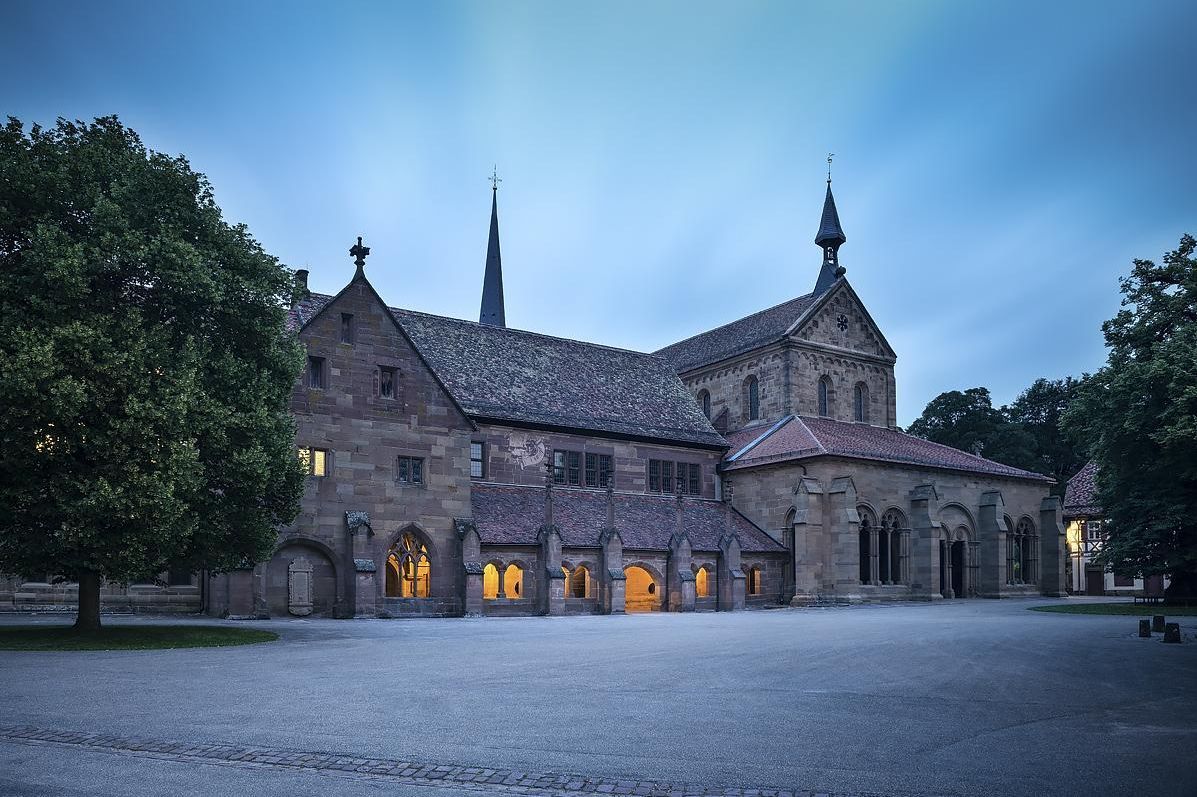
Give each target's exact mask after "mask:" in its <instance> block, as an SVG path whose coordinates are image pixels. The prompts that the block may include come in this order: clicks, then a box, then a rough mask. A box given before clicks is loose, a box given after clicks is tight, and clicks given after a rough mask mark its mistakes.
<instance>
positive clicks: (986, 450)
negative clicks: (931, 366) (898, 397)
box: [907, 387, 1035, 470]
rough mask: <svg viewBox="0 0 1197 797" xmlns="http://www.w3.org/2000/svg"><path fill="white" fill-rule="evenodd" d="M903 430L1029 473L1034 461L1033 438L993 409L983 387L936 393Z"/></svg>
mask: <svg viewBox="0 0 1197 797" xmlns="http://www.w3.org/2000/svg"><path fill="white" fill-rule="evenodd" d="M907 431H908V432H910V433H911V434H912V435H915V436H916V437H923V438H926V439H927V440H932V441H934V442H936V443H942V444H944V445H947V446H952V447H953V448H958V449H960V450H961V451H971V452H976V451H980V452H981V455H982V456H984V457H985V458H986V459H991V460H993V461H995V462H1001V463H1003V464H1005V465H1012V466H1014V467H1016V468H1027V469H1028V470H1031V469H1033V465H1034V462H1035V456H1034V446H1035V441H1034V439H1033V438H1032V437H1031V435H1030V434H1028V433H1027V431H1026V430H1024V429H1023V428H1022V427H1021V426H1019V425H1018V424H1015V423H1011V422H1010V420H1009V419H1008V418H1007V417H1006V416H1005V415H1004V414H1003V413H1002V411H1001V410H999V409H997V408H995V407H994V406H993V400H992V399H991V398H990V397H989V389H988V388H984V387H973V388H969V389H968V390H965V391H960V390H950V391H948V392H946V393H940V394H939V395H938V396H936V397H935V398H933V399H931V401H930V402H929V403H928V404H927V407H926V408H925V409H924V410H923V414H922V415H920V416H919V417H918V419H916V420H915V421H914V423H912V424H910V426H909V428H908V429H907Z"/></svg>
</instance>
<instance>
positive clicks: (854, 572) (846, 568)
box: [824, 476, 864, 603]
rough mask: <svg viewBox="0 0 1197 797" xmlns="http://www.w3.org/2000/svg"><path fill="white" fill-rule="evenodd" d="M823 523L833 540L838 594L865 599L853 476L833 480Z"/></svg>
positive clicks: (839, 597)
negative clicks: (861, 579) (861, 583)
mask: <svg viewBox="0 0 1197 797" xmlns="http://www.w3.org/2000/svg"><path fill="white" fill-rule="evenodd" d="M824 527H825V528H826V530H827V536H828V537H829V538H830V540H831V575H832V580H833V583H832V591H833V592H834V594H835V598H836V600H839V601H848V602H849V603H860V602H861V601H863V600H864V597H863V595H862V594H861V591H860V515H859V514H858V513H857V511H856V484H855V483H854V482H853V481H852V477H851V476H840V477H838V478H835V479H832V480H831V487H829V488H828V490H827V517H826V518H825V525H824Z"/></svg>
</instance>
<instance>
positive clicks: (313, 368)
mask: <svg viewBox="0 0 1197 797" xmlns="http://www.w3.org/2000/svg"><path fill="white" fill-rule="evenodd" d="M324 385H325V379H324V358H323V357H309V358H308V387H310V388H312V389H314V390H323V389H324Z"/></svg>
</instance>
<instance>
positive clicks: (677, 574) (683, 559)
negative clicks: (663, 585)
mask: <svg viewBox="0 0 1197 797" xmlns="http://www.w3.org/2000/svg"><path fill="white" fill-rule="evenodd" d="M690 562H691V546H690V535H688V534H686V532H684V531H683V532H680V533H679V532H675V533H674V535H673V537H672V538H670V540H669V569H668V571H667V573H666V578H667V579H668V582H669V583H668V589H669V603H668V608H669V611H671V612H692V611H694V599H695V592H694V571H693V570H692V569H690Z"/></svg>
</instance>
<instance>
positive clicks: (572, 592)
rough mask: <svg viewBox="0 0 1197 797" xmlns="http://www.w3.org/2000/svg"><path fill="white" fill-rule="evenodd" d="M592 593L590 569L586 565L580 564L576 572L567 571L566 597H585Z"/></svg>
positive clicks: (575, 569)
mask: <svg viewBox="0 0 1197 797" xmlns="http://www.w3.org/2000/svg"><path fill="white" fill-rule="evenodd" d="M589 595H590V571H589V570H587V569H586V566H585V565H578V566H577V567H576V568H574V572H572V573H570V572H569V571H566V575H565V597H567V598H585V597H587V596H589Z"/></svg>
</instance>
